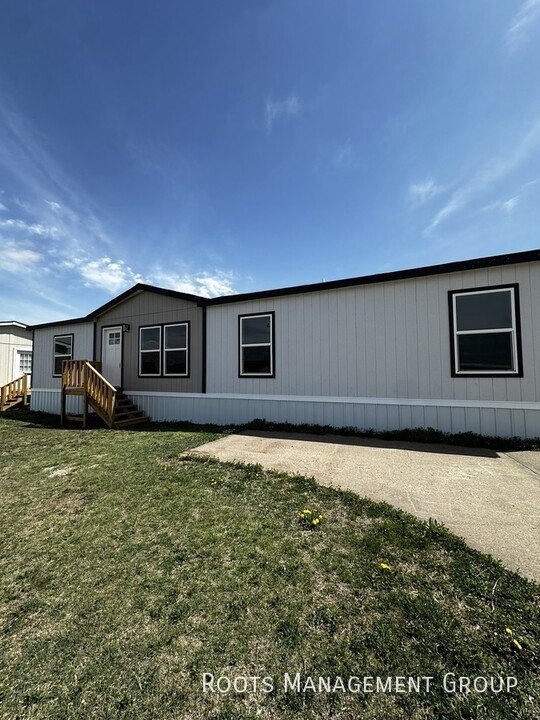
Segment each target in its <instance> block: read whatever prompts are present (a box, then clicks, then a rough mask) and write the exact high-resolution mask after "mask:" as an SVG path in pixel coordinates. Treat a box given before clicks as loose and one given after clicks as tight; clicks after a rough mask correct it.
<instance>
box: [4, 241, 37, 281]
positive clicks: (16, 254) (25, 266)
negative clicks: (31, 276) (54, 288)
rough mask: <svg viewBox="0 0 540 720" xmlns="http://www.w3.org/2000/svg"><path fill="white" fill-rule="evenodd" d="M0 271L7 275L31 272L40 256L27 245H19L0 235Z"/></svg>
mask: <svg viewBox="0 0 540 720" xmlns="http://www.w3.org/2000/svg"><path fill="white" fill-rule="evenodd" d="M0 242H1V246H0V269H1V270H3V271H5V272H9V273H21V271H23V270H25V271H28V270H31V269H32V268H34V267H35V266H36V265H37V263H39V262H40V260H41V259H42V256H41V255H40V254H39V253H38V252H37V251H36V250H35V249H34V248H33V247H32V246H30V245H28V244H27V243H20V242H17V241H16V240H12V239H8V238H5V237H3V236H1V235H0Z"/></svg>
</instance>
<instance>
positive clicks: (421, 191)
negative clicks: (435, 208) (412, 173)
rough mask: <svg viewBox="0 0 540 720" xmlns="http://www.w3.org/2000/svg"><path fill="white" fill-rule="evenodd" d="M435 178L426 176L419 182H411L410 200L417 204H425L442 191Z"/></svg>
mask: <svg viewBox="0 0 540 720" xmlns="http://www.w3.org/2000/svg"><path fill="white" fill-rule="evenodd" d="M441 189H442V188H440V187H439V186H438V185H436V183H435V181H434V180H433V178H426V179H425V180H422V182H419V183H411V184H410V185H409V200H410V201H411V203H412V204H413V205H415V206H418V205H423V204H424V203H427V202H429V201H430V200H431V199H432V198H434V197H435V196H436V195H438V194H439V193H440V192H441Z"/></svg>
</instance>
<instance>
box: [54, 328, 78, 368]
mask: <svg viewBox="0 0 540 720" xmlns="http://www.w3.org/2000/svg"><path fill="white" fill-rule="evenodd" d="M58 338H71V353H70V354H69V355H61V354H59V353H57V352H56V340H57V339H58ZM74 344H75V336H74V335H73V334H72V333H66V334H65V335H53V377H62V373H61V372H60V373H55V372H54V370H55V366H56V358H63V359H64V360H73V345H74Z"/></svg>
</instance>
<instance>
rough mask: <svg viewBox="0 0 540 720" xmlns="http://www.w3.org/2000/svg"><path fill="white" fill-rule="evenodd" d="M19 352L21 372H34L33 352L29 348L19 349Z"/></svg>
mask: <svg viewBox="0 0 540 720" xmlns="http://www.w3.org/2000/svg"><path fill="white" fill-rule="evenodd" d="M18 353H19V372H20V373H31V372H32V353H31V352H29V351H28V350H18Z"/></svg>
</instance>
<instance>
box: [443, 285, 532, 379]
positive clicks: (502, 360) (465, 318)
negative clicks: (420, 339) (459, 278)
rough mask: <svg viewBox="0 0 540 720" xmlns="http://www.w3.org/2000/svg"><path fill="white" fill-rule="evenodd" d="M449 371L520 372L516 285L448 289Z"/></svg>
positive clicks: (516, 373) (481, 374)
mask: <svg viewBox="0 0 540 720" xmlns="http://www.w3.org/2000/svg"><path fill="white" fill-rule="evenodd" d="M450 323H451V328H452V338H451V341H452V371H453V372H452V374H453V375H454V376H460V375H469V376H475V375H476V376H488V377H498V376H511V375H521V374H522V369H521V352H520V340H521V339H520V336H519V303H518V287H517V285H508V286H505V287H496V288H495V287H494V288H481V289H478V290H459V291H452V292H450Z"/></svg>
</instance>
